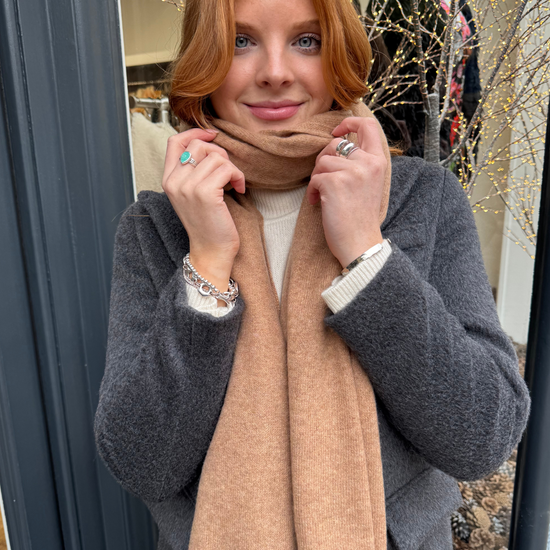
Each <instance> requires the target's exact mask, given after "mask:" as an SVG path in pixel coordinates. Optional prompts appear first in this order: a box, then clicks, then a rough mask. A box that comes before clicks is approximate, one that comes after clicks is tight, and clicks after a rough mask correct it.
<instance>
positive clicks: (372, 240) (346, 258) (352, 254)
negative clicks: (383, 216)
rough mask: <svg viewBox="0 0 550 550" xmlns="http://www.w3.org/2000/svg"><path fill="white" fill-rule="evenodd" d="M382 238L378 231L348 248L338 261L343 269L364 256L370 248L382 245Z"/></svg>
mask: <svg viewBox="0 0 550 550" xmlns="http://www.w3.org/2000/svg"><path fill="white" fill-rule="evenodd" d="M383 241H384V238H383V237H382V233H381V232H380V231H378V232H375V233H373V234H371V235H369V236H368V237H366V238H365V239H362V240H361V241H360V242H357V243H355V244H354V245H353V246H350V247H349V248H348V249H347V250H346V251H345V253H343V254H342V255H341V256H340V257H339V258H338V261H339V262H340V264H341V266H342V267H343V268H345V267H347V266H348V265H349V264H350V263H351V262H353V261H354V260H356V259H357V258H358V257H359V256H361V254H364V253H365V252H366V251H367V250H369V249H370V248H372V247H373V246H375V245H377V244H382V242H383Z"/></svg>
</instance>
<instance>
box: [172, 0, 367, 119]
mask: <svg viewBox="0 0 550 550" xmlns="http://www.w3.org/2000/svg"><path fill="white" fill-rule="evenodd" d="M312 1H313V5H314V7H315V11H316V12H317V15H318V17H319V24H320V26H321V60H322V64H323V75H324V79H325V82H326V85H327V88H328V89H329V91H330V93H331V95H332V97H333V98H334V101H335V103H336V105H337V106H338V107H340V108H341V109H348V108H349V107H350V106H351V105H352V104H353V103H354V102H355V101H357V100H358V99H359V98H361V97H363V96H364V95H365V94H366V93H367V86H366V81H367V77H368V74H369V70H370V67H371V59H372V52H371V47H370V44H369V40H368V37H367V33H366V32H365V30H364V28H363V25H362V24H361V22H360V21H359V18H358V16H357V13H356V11H355V9H354V8H353V6H352V4H351V2H350V0H312ZM235 38H236V30H235V0H187V2H186V3H185V13H184V18H183V25H182V34H181V44H180V48H179V51H178V55H177V57H176V59H175V60H174V62H173V63H172V66H171V69H170V72H171V76H170V78H171V91H170V106H171V107H172V111H173V112H174V114H175V115H176V116H178V117H179V118H180V120H182V121H183V122H184V123H186V124H188V125H191V126H199V127H201V128H205V127H206V126H207V120H208V118H209V117H210V116H211V114H212V113H211V110H210V106H209V101H208V98H209V96H210V94H211V93H212V92H214V91H215V90H216V89H217V88H219V86H220V85H221V84H222V82H223V80H224V79H225V76H226V75H227V73H228V72H229V68H230V67H231V62H232V60H233V55H234V52H235Z"/></svg>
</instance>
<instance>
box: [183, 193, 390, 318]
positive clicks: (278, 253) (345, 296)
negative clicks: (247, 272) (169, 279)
mask: <svg viewBox="0 0 550 550" xmlns="http://www.w3.org/2000/svg"><path fill="white" fill-rule="evenodd" d="M306 189H307V186H306V185H304V186H303V187H299V188H297V189H292V190H290V191H272V190H269V189H252V188H250V194H251V197H252V200H253V201H254V204H255V205H256V208H257V209H258V210H259V211H260V213H261V214H262V216H263V218H264V235H265V244H266V249H267V256H268V261H269V268H270V270H271V275H272V277H273V282H274V284H275V287H276V289H277V294H278V295H279V300H280V299H281V295H282V292H283V279H284V274H285V268H286V261H287V258H288V253H289V251H290V246H291V244H292V237H293V236H294V228H295V226H296V220H297V219H298V213H299V211H300V206H301V204H302V200H303V198H304V195H305V192H306ZM390 254H391V246H390V244H389V242H388V241H387V240H385V239H384V242H383V243H382V250H380V252H377V253H376V254H375V255H374V256H371V257H370V258H368V259H367V260H366V261H364V262H361V263H360V264H359V265H358V266H357V267H355V268H354V269H352V270H351V271H350V272H349V274H348V275H346V276H345V277H342V276H341V275H340V276H338V277H336V279H334V281H332V284H331V286H330V287H329V288H327V289H326V290H325V291H324V292H323V293H322V294H321V295H322V297H323V299H324V300H325V302H326V304H327V306H328V307H329V308H330V310H331V311H332V312H333V313H336V312H337V311H340V310H341V309H342V308H343V307H345V306H346V305H347V304H348V303H349V302H351V300H353V298H354V297H355V296H356V295H357V294H358V293H359V292H360V291H361V290H362V289H363V288H365V287H366V286H367V285H368V284H369V283H370V281H371V280H372V279H373V278H374V276H375V275H376V274H377V273H378V271H380V269H381V268H382V266H383V265H384V264H385V263H386V260H387V259H388V258H389V256H390ZM237 282H238V281H237ZM187 296H188V299H189V305H190V306H191V307H194V308H195V309H198V310H199V311H203V312H205V313H210V314H211V315H214V316H215V317H221V316H223V315H226V314H227V313H228V312H229V311H230V308H229V307H219V306H218V301H217V300H216V298H213V297H212V296H202V294H200V293H199V292H198V290H197V289H195V288H194V287H192V286H191V285H187Z"/></svg>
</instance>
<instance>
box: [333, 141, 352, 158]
mask: <svg viewBox="0 0 550 550" xmlns="http://www.w3.org/2000/svg"><path fill="white" fill-rule="evenodd" d="M350 143H351V141H348V140H347V139H343V140H342V141H341V142H340V143H339V144H338V145H337V146H336V156H337V157H339V156H340V152H341V151H342V149H343V148H344V147H346V145H349V144H350Z"/></svg>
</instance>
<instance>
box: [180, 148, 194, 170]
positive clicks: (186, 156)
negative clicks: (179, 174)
mask: <svg viewBox="0 0 550 550" xmlns="http://www.w3.org/2000/svg"><path fill="white" fill-rule="evenodd" d="M180 162H181V163H182V164H192V165H193V166H195V168H196V166H197V161H196V160H195V159H194V158H193V157H192V156H191V153H190V152H189V151H185V153H182V155H181V157H180Z"/></svg>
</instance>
